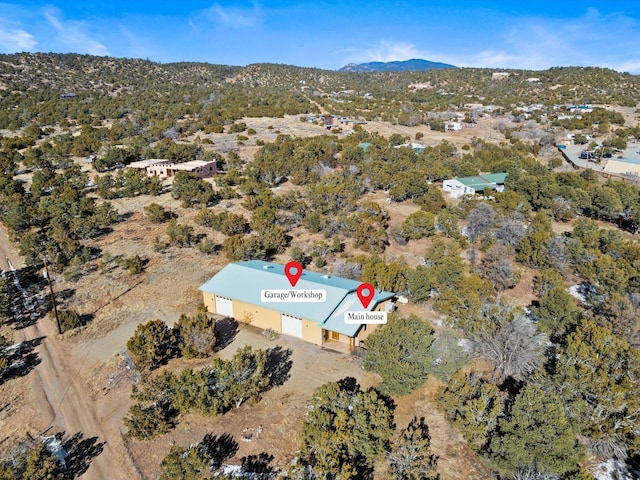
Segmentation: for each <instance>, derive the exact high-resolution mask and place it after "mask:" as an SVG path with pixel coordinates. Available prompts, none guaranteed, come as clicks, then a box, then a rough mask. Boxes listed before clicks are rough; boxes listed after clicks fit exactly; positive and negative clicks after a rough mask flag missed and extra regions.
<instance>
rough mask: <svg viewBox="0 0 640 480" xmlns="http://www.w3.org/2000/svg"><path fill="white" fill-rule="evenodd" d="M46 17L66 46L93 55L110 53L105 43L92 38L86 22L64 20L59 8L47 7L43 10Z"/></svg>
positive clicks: (60, 40)
mask: <svg viewBox="0 0 640 480" xmlns="http://www.w3.org/2000/svg"><path fill="white" fill-rule="evenodd" d="M43 15H44V17H45V18H46V19H47V21H48V22H49V25H51V26H52V27H53V28H54V29H55V30H56V32H57V40H58V41H59V42H60V43H61V44H62V46H63V47H64V48H69V49H70V50H71V51H74V52H78V53H88V54H91V55H109V50H108V49H107V47H106V46H105V45H103V44H102V43H100V42H99V41H97V40H94V39H92V38H90V36H89V33H88V30H89V27H88V25H87V23H86V22H79V21H74V20H64V19H63V18H62V15H61V12H60V11H59V10H58V9H57V8H53V7H51V8H47V9H45V10H44V11H43Z"/></svg>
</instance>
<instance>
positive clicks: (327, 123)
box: [324, 115, 367, 131]
mask: <svg viewBox="0 0 640 480" xmlns="http://www.w3.org/2000/svg"><path fill="white" fill-rule="evenodd" d="M366 123H367V122H365V121H364V120H356V119H355V118H350V117H343V116H340V115H336V116H328V117H325V119H324V128H326V129H327V130H332V129H334V128H339V129H341V130H343V131H344V130H353V127H354V126H355V125H364V124H366Z"/></svg>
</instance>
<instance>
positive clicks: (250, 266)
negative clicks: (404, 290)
mask: <svg viewBox="0 0 640 480" xmlns="http://www.w3.org/2000/svg"><path fill="white" fill-rule="evenodd" d="M359 285H360V282H357V281H355V280H349V279H346V278H341V277H336V276H333V275H323V274H321V273H316V272H311V271H307V270H304V271H303V273H302V276H301V277H300V279H299V280H298V283H297V284H296V287H295V289H293V288H292V287H291V284H290V283H289V280H287V277H286V276H285V274H284V266H283V265H279V264H275V263H269V262H264V261H262V260H250V261H246V262H239V263H231V264H229V265H227V266H226V267H224V268H223V269H222V270H220V272H218V273H217V274H216V275H214V276H213V277H212V278H211V279H210V280H209V281H207V282H206V283H205V284H204V285H202V286H201V287H200V290H201V291H202V295H203V299H204V304H205V306H206V307H207V310H208V311H209V312H211V313H217V314H220V315H225V316H227V317H232V318H235V319H236V320H237V321H239V322H244V323H248V324H251V325H253V326H256V327H258V328H261V329H271V330H273V331H275V332H277V333H282V334H285V335H290V336H292V337H297V338H301V339H302V340H305V341H307V342H310V343H314V344H316V345H327V344H330V343H332V342H333V343H335V342H338V343H341V344H344V346H345V347H346V346H348V347H349V348H354V347H358V346H360V342H361V341H363V340H364V339H365V338H366V337H367V336H368V335H369V334H371V333H372V332H373V331H374V330H375V327H376V325H365V324H357V323H356V324H351V323H349V324H347V323H345V321H344V313H345V312H348V311H364V310H366V311H373V310H377V311H390V310H392V309H393V301H392V300H393V298H394V297H395V294H394V293H392V292H385V291H380V290H376V291H375V295H374V297H373V299H372V301H371V303H370V304H369V306H368V307H367V308H366V309H365V308H363V307H362V304H361V303H360V300H358V297H357V294H356V290H357V288H358V286H359ZM265 289H269V290H287V291H290V290H324V291H325V292H326V300H325V301H324V302H316V303H309V302H297V301H283V302H273V301H272V302H265V301H263V299H262V291H263V290H265Z"/></svg>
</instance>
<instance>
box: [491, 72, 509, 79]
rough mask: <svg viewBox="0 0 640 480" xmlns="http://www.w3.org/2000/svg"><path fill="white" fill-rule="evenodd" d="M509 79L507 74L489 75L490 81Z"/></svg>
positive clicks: (496, 73) (495, 73)
mask: <svg viewBox="0 0 640 480" xmlns="http://www.w3.org/2000/svg"><path fill="white" fill-rule="evenodd" d="M506 78H509V72H494V73H492V74H491V80H504V79H506Z"/></svg>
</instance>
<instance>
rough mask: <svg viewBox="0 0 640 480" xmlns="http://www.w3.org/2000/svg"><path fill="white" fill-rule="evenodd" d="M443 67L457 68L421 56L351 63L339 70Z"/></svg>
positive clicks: (427, 68)
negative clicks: (398, 60) (389, 60)
mask: <svg viewBox="0 0 640 480" xmlns="http://www.w3.org/2000/svg"><path fill="white" fill-rule="evenodd" d="M443 68H457V67H456V66H455V65H449V64H448V63H440V62H430V61H429V60H422V59H420V58H413V59H411V60H404V61H402V62H369V63H361V64H359V65H358V64H355V63H350V64H348V65H345V66H344V67H342V68H341V69H340V70H338V71H339V72H407V71H411V70H439V69H443Z"/></svg>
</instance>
